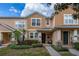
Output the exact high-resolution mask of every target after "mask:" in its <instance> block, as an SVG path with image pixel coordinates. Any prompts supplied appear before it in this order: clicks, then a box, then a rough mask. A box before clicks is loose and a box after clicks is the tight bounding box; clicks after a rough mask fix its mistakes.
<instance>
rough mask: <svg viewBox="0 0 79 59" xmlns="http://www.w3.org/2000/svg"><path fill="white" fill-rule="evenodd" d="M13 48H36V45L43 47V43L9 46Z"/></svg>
mask: <svg viewBox="0 0 79 59" xmlns="http://www.w3.org/2000/svg"><path fill="white" fill-rule="evenodd" d="M8 47H9V48H11V49H28V48H36V47H43V45H42V44H32V45H16V44H11V45H9V46H8Z"/></svg>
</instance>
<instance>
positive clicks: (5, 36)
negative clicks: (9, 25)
mask: <svg viewBox="0 0 79 59" xmlns="http://www.w3.org/2000/svg"><path fill="white" fill-rule="evenodd" d="M10 40H11V32H0V42H1V44H8V43H10Z"/></svg>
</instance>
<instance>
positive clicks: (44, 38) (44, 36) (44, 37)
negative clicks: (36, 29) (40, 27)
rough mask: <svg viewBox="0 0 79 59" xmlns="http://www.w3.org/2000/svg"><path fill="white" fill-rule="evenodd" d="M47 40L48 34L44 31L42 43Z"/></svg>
mask: <svg viewBox="0 0 79 59" xmlns="http://www.w3.org/2000/svg"><path fill="white" fill-rule="evenodd" d="M45 42H46V34H45V33H42V43H45Z"/></svg>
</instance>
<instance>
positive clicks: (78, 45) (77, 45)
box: [74, 42, 79, 50]
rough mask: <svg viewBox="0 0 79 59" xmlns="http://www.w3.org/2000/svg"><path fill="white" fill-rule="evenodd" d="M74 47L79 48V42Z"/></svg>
mask: <svg viewBox="0 0 79 59" xmlns="http://www.w3.org/2000/svg"><path fill="white" fill-rule="evenodd" d="M74 48H75V49H77V50H79V42H76V43H74Z"/></svg>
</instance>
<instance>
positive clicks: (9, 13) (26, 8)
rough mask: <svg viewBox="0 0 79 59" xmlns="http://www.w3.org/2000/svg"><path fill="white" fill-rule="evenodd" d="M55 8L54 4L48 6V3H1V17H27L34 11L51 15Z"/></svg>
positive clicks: (47, 15)
mask: <svg viewBox="0 0 79 59" xmlns="http://www.w3.org/2000/svg"><path fill="white" fill-rule="evenodd" d="M53 8H54V4H51V6H50V7H48V6H47V4H46V3H44V4H43V3H42V4H40V3H38V4H36V3H26V4H25V3H0V17H26V16H28V15H30V14H32V13H33V12H38V13H40V14H42V15H44V16H46V17H49V16H51V15H52V13H53V12H52V11H54V9H53Z"/></svg>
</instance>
